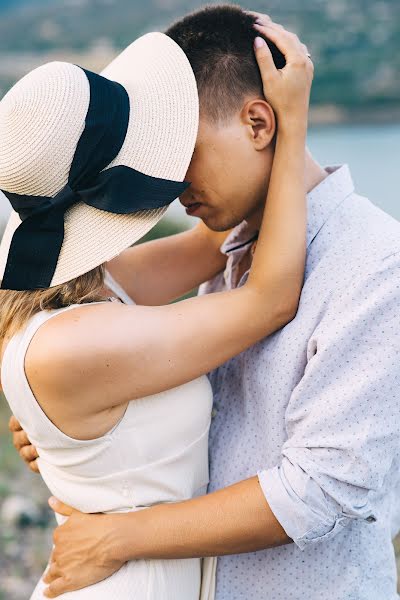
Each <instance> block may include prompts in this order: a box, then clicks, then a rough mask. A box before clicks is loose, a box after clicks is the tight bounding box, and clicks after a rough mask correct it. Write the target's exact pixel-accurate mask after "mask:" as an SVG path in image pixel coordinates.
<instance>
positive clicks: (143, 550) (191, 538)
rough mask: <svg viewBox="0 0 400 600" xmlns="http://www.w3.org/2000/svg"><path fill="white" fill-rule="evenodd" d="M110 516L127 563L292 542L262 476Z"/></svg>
mask: <svg viewBox="0 0 400 600" xmlns="http://www.w3.org/2000/svg"><path fill="white" fill-rule="evenodd" d="M110 518H111V519H113V529H114V540H113V542H112V543H110V548H109V550H110V552H111V553H113V554H116V556H113V558H118V560H123V561H128V560H135V559H145V558H148V559H156V558H192V557H203V556H220V555H224V554H239V553H243V552H252V551H256V550H262V549H265V548H269V547H272V546H279V545H282V544H287V543H289V542H291V540H290V538H288V537H287V535H286V533H285V531H284V530H283V529H282V527H281V525H280V524H279V522H278V521H277V520H276V518H275V516H274V514H273V513H272V511H271V509H270V508H269V506H268V503H267V502H266V500H265V497H264V495H263V493H262V491H261V487H260V484H259V482H258V478H257V477H253V478H251V479H247V480H245V481H241V482H240V483H237V484H235V485H233V486H230V487H228V488H225V489H223V490H219V491H217V492H214V493H212V494H208V495H206V496H201V497H199V498H194V499H192V500H188V501H185V502H180V503H176V504H162V505H157V506H154V507H152V508H150V509H146V510H142V511H139V512H135V513H130V514H128V515H127V514H124V515H111V516H110Z"/></svg>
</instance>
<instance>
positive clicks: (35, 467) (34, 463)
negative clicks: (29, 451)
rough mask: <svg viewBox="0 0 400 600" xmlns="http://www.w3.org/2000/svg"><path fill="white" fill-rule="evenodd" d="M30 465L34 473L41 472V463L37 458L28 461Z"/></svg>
mask: <svg viewBox="0 0 400 600" xmlns="http://www.w3.org/2000/svg"><path fill="white" fill-rule="evenodd" d="M28 467H29V468H30V470H31V471H33V472H34V473H40V469H39V463H38V461H37V460H33V461H32V462H30V463H28Z"/></svg>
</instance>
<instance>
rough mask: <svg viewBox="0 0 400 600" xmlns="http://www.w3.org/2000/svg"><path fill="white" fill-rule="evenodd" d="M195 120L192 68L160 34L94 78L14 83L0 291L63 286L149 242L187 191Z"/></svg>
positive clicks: (0, 133)
mask: <svg viewBox="0 0 400 600" xmlns="http://www.w3.org/2000/svg"><path fill="white" fill-rule="evenodd" d="M198 119H199V105H198V92H197V86H196V81H195V78H194V74H193V71H192V68H191V66H190V64H189V61H188V59H187V57H186V55H185V54H184V52H183V51H182V49H181V48H180V47H179V46H178V45H177V44H176V43H175V42H174V41H173V40H172V39H170V38H169V37H168V36H166V35H164V34H162V33H150V34H147V35H145V36H143V37H141V38H139V39H138V40H136V41H135V42H134V43H133V44H131V45H130V46H129V47H128V48H127V49H126V50H125V51H124V52H122V53H121V54H120V55H119V56H118V57H117V58H116V59H115V60H114V61H113V62H112V63H111V64H110V65H109V66H108V67H106V69H105V70H104V71H103V72H102V73H101V76H100V75H96V74H94V73H90V72H87V71H85V70H83V69H81V68H80V67H78V66H76V65H71V64H68V63H62V62H54V63H49V64H47V65H44V66H42V67H39V68H38V69H35V70H34V71H32V72H31V73H29V74H28V75H27V76H25V77H24V78H23V79H22V80H21V81H19V82H18V83H17V84H16V85H15V86H14V87H13V88H12V89H11V90H10V91H9V92H8V94H7V95H6V96H5V97H4V98H3V100H2V101H1V102H0V189H1V190H3V192H4V193H5V195H6V196H7V198H8V199H9V201H10V202H11V204H12V206H13V208H14V211H13V213H12V215H11V217H10V220H9V222H8V225H7V228H6V232H5V234H4V237H3V240H2V243H1V246H0V279H2V288H3V289H14V290H28V289H38V288H46V287H52V286H56V285H59V284H62V283H65V282H67V281H70V280H71V279H74V278H75V277H78V276H79V275H82V274H83V273H86V272H88V271H90V270H91V269H93V268H95V267H96V266H99V265H100V264H102V263H104V262H106V261H108V260H110V259H112V258H113V257H115V256H117V255H118V254H119V253H120V252H122V251H123V250H125V249H126V248H128V247H129V246H131V245H132V244H133V243H134V242H136V241H137V240H139V239H140V238H141V237H142V236H144V235H145V234H146V233H147V232H148V231H149V230H150V229H151V228H152V227H154V225H156V223H157V222H158V221H159V220H160V219H161V217H162V216H163V215H164V213H165V211H166V209H167V206H168V205H169V204H170V203H171V202H172V201H173V200H174V199H175V198H176V197H178V196H179V195H180V194H181V193H182V192H183V191H184V189H186V187H187V186H188V185H189V184H188V183H185V182H184V181H183V180H184V178H185V175H186V172H187V169H188V167H189V163H190V161H191V158H192V154H193V150H194V146H195V142H196V137H197V131H198Z"/></svg>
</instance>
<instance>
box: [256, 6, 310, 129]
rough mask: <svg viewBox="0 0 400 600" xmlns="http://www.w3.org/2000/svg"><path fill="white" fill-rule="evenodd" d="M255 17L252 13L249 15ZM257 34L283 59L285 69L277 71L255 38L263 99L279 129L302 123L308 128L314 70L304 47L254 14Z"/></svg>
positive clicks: (258, 38)
mask: <svg viewBox="0 0 400 600" xmlns="http://www.w3.org/2000/svg"><path fill="white" fill-rule="evenodd" d="M252 14H254V13H252ZM255 16H257V22H256V23H255V25H254V28H255V29H256V31H258V32H259V33H261V34H262V35H263V36H264V37H265V38H268V39H269V40H271V42H273V43H274V44H275V45H276V46H277V48H279V50H280V51H281V52H282V54H283V55H284V56H285V59H286V66H285V67H284V68H283V69H277V68H276V67H275V65H274V62H273V59H272V54H271V52H270V50H269V48H268V45H267V43H266V42H265V40H264V39H263V38H261V37H257V38H256V40H255V43H254V46H255V54H256V58H257V62H258V65H259V67H260V71H261V77H262V81H263V86H264V95H265V97H266V99H267V100H268V102H269V103H270V104H271V106H272V108H273V109H274V111H275V113H276V115H277V117H278V120H279V125H280V126H281V125H282V123H289V124H294V123H298V122H299V121H301V120H303V121H304V122H305V124H307V116H308V107H309V101H310V91H311V85H312V81H313V76H314V66H313V63H312V61H311V59H310V55H309V53H308V50H307V47H306V46H305V45H304V44H302V43H301V42H300V40H299V38H298V37H297V35H295V34H294V33H290V32H289V31H286V30H285V29H284V28H283V27H282V25H277V24H276V23H274V22H273V21H271V19H270V18H269V17H268V16H266V15H260V14H256V15H255Z"/></svg>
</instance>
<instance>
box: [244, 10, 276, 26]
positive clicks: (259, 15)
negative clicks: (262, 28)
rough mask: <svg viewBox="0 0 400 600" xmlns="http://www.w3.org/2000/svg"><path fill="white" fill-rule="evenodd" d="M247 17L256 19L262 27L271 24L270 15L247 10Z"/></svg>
mask: <svg viewBox="0 0 400 600" xmlns="http://www.w3.org/2000/svg"><path fill="white" fill-rule="evenodd" d="M244 12H245V13H246V14H247V15H250V16H251V17H254V19H255V20H256V22H257V23H260V25H264V24H265V23H270V22H271V17H270V16H269V15H266V14H264V13H259V12H256V11H253V10H245V11H244Z"/></svg>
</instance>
